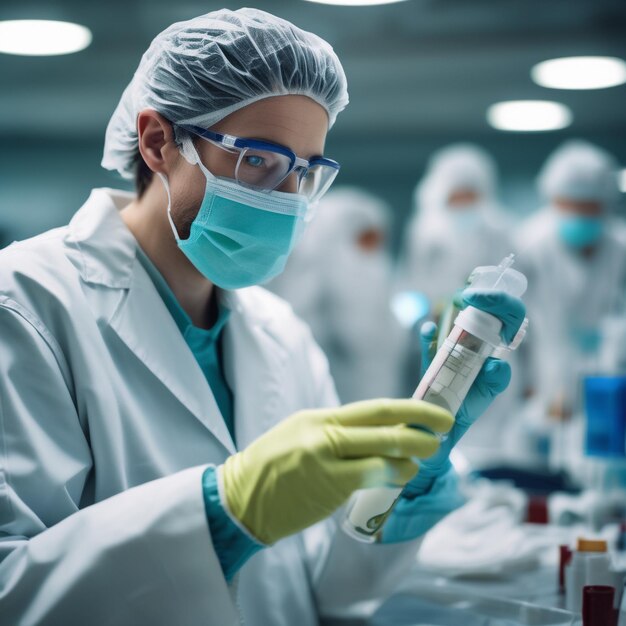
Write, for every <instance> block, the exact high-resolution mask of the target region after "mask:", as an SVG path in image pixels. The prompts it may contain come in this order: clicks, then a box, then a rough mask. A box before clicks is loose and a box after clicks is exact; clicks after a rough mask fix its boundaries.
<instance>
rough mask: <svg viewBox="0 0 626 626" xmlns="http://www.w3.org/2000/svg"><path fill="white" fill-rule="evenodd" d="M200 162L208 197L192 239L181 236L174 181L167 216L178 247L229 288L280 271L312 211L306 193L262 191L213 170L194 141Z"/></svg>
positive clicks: (261, 280)
mask: <svg viewBox="0 0 626 626" xmlns="http://www.w3.org/2000/svg"><path fill="white" fill-rule="evenodd" d="M189 145H190V151H192V152H193V153H194V154H195V159H196V163H197V165H198V166H199V167H200V169H201V170H202V172H203V174H204V176H205V178H206V187H205V191H204V198H203V200H202V204H201V205H200V210H199V211H198V214H197V215H196V217H195V219H194V220H193V223H192V224H191V230H190V233H189V238H188V239H181V238H180V237H179V235H178V231H177V230H176V226H175V224H174V221H173V219H172V214H171V204H172V203H171V197H170V191H169V184H168V181H167V178H166V177H165V176H161V179H162V180H163V184H164V185H165V189H166V191H167V195H168V206H167V216H168V219H169V222H170V225H171V227H172V231H173V232H174V237H175V238H176V243H177V244H178V247H179V248H180V249H181V250H182V251H183V253H184V254H185V256H186V257H187V258H188V259H189V260H190V261H191V262H192V263H193V264H194V266H195V267H196V268H197V269H198V271H200V272H201V273H202V274H203V275H204V276H205V277H206V278H208V279H209V280H210V281H211V282H212V283H214V284H215V285H217V286H218V287H221V288H223V289H239V288H241V287H249V286H251V285H259V284H262V283H265V282H267V281H269V280H270V279H272V278H274V277H275V276H278V274H280V273H281V272H282V271H283V270H284V269H285V264H286V262H287V258H288V257H289V254H290V253H291V251H292V250H293V248H294V246H295V245H296V243H297V242H298V240H299V239H300V237H301V236H302V233H303V232H304V228H305V219H306V218H307V213H308V201H307V199H306V197H305V196H302V195H299V194H294V193H283V192H279V191H269V192H264V191H256V190H253V189H248V188H246V187H242V186H241V185H239V184H238V183H236V182H235V181H232V180H229V179H224V178H217V177H215V176H214V175H213V174H211V172H209V170H207V169H206V168H205V167H204V165H203V164H202V162H201V161H200V158H199V157H198V153H197V152H196V151H195V147H193V144H191V142H189Z"/></svg>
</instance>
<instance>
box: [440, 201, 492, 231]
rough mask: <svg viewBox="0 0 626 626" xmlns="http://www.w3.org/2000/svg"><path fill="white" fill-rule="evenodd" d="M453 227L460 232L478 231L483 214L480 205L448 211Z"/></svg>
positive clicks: (469, 205)
mask: <svg viewBox="0 0 626 626" xmlns="http://www.w3.org/2000/svg"><path fill="white" fill-rule="evenodd" d="M448 213H449V214H450V217H451V218H452V223H453V224H454V227H455V228H456V229H457V230H459V231H461V232H465V231H473V230H478V229H479V228H480V227H481V226H482V223H483V219H484V218H483V214H482V211H481V208H480V204H478V203H475V204H467V205H464V206H463V207H462V208H455V209H448Z"/></svg>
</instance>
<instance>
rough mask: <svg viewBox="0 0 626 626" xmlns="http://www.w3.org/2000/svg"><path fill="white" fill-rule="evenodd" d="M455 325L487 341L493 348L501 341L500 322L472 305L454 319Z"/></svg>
mask: <svg viewBox="0 0 626 626" xmlns="http://www.w3.org/2000/svg"><path fill="white" fill-rule="evenodd" d="M454 325H455V326H460V327H461V328H462V329H463V330H466V331H467V332H468V333H470V334H472V335H474V337H478V339H481V340H482V341H485V342H487V343H488V344H490V345H491V346H493V347H494V348H497V347H498V346H499V345H500V344H501V343H502V338H501V337H500V331H501V330H502V322H501V321H500V320H499V319H498V318H497V317H495V316H493V315H491V314H490V313H485V311H481V310H480V309H477V308H475V307H473V306H468V307H466V308H465V309H463V310H462V311H461V312H460V313H459V314H458V315H457V317H456V319H455V320H454Z"/></svg>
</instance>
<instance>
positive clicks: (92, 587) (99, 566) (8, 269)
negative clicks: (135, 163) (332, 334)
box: [0, 189, 417, 626]
mask: <svg viewBox="0 0 626 626" xmlns="http://www.w3.org/2000/svg"><path fill="white" fill-rule="evenodd" d="M128 201H129V198H128V195H127V194H121V193H119V192H112V191H110V190H103V189H99V190H94V191H93V192H92V194H91V196H90V198H89V200H88V201H87V202H86V204H85V205H84V206H83V207H82V208H81V209H80V211H79V212H78V213H77V214H76V215H75V217H74V218H73V219H72V221H71V223H70V224H69V225H68V226H67V227H64V228H59V229H55V230H53V231H50V232H48V233H45V234H43V235H40V236H39V237H35V238H33V239H30V240H27V241H24V242H21V243H16V244H13V245H12V246H10V247H9V248H7V249H5V250H3V251H2V252H1V253H0V623H1V624H2V625H3V626H4V625H5V624H6V625H7V626H8V625H9V624H10V625H11V626H18V625H19V626H27V625H32V624H46V625H47V626H55V625H63V626H71V625H74V624H77V625H81V626H82V625H85V624H90V626H100V625H105V624H106V625H115V626H123V625H126V624H128V625H131V624H132V625H133V626H141V625H143V624H146V625H148V624H149V625H150V626H159V625H164V626H165V625H167V626H172V625H174V624H176V626H199V625H200V624H215V625H219V626H224V625H229V624H235V623H238V622H239V620H240V617H243V619H244V620H245V623H246V624H248V625H259V626H282V625H284V626H293V625H294V624H297V625H298V626H308V625H313V624H315V623H317V615H318V614H322V615H323V614H335V615H337V614H341V613H342V612H344V611H346V610H347V607H348V606H349V605H351V604H353V603H358V602H361V601H367V600H371V599H372V598H373V597H376V596H378V595H381V596H382V595H385V594H388V593H389V592H390V591H391V590H392V589H393V587H394V585H395V584H396V582H397V581H398V578H399V576H401V575H402V573H403V572H404V571H406V568H407V567H408V565H409V563H411V562H412V561H413V557H414V554H415V551H416V548H417V546H416V544H409V545H408V546H407V544H397V545H391V546H385V545H382V546H381V545H374V546H370V545H362V544H359V543H357V542H355V541H353V540H351V539H349V538H348V537H347V536H345V535H344V534H343V533H342V532H338V531H337V525H336V522H335V520H334V519H333V518H330V519H328V520H326V521H324V522H323V523H320V524H317V525H315V526H314V527H312V528H310V529H308V530H307V531H305V532H304V533H300V534H298V535H295V536H292V537H289V538H287V539H284V540H282V541H280V542H278V543H277V544H276V545H275V546H273V547H271V548H267V549H265V550H262V551H261V552H259V553H258V554H256V555H255V556H254V557H252V559H251V560H250V561H249V562H248V563H247V564H246V565H245V566H244V567H243V569H242V570H241V572H240V574H239V576H238V577H237V578H236V583H235V584H232V585H227V583H226V581H225V579H224V577H223V575H222V571H221V568H220V565H219V563H218V560H217V557H216V554H215V552H214V549H213V546H212V543H211V534H210V531H209V528H208V525H207V522H206V518H205V511H204V503H203V497H202V489H201V475H202V473H203V471H204V469H205V467H206V465H207V464H219V463H222V462H223V461H224V460H225V459H226V457H227V456H228V455H230V454H232V453H234V452H235V446H234V444H233V441H232V440H231V438H230V436H229V433H228V430H227V428H226V426H225V425H224V422H223V420H222V418H221V416H220V413H219V411H218V408H217V405H216V402H215V399H214V397H213V395H212V393H211V390H210V387H209V385H208V384H207V381H206V379H205V378H204V375H203V374H202V371H201V370H200V368H199V366H198V364H197V363H196V361H195V359H194V357H193V355H192V353H191V351H190V350H189V349H188V347H187V345H186V344H185V342H184V339H183V338H182V336H181V334H180V332H179V331H178V328H177V326H176V324H175V322H174V320H173V319H172V317H171V316H170V315H169V313H168V311H167V308H166V307H165V305H164V303H163V302H162V300H161V298H160V297H159V295H158V293H157V291H156V290H155V288H154V286H153V284H152V282H151V280H150V278H149V277H148V275H147V274H146V272H145V271H144V269H143V268H142V266H141V264H140V263H139V262H137V260H136V258H135V252H136V245H137V244H136V241H135V239H134V238H133V236H132V235H131V233H130V231H129V230H128V229H127V228H126V226H125V225H124V223H123V221H122V220H121V218H120V216H119V214H118V209H119V208H120V207H121V206H122V205H124V204H125V203H127V202H128ZM221 297H222V298H223V302H224V304H225V305H226V306H227V307H228V308H230V309H231V311H232V315H231V317H230V320H229V322H228V324H227V326H226V328H225V330H224V333H225V334H224V368H225V375H226V379H227V381H228V383H229V385H230V386H231V388H232V390H233V392H234V398H235V428H236V439H237V443H238V447H239V448H244V447H245V446H246V445H248V444H249V443H250V442H251V441H252V440H253V439H255V438H256V437H258V436H259V435H260V434H261V433H263V432H264V431H266V430H267V429H268V428H270V427H271V426H272V425H273V424H275V423H276V422H278V421H279V420H281V419H283V418H285V417H287V416H289V415H290V414H292V413H293V412H295V411H297V410H299V409H302V408H305V407H320V406H329V405H334V404H335V403H336V395H335V391H334V387H333V384H332V380H331V378H330V376H329V374H328V366H327V362H326V359H325V358H324V356H323V355H322V353H321V351H320V350H319V348H318V347H317V346H316V344H315V343H314V341H313V340H312V338H311V334H310V332H309V330H308V328H307V327H306V326H305V325H304V324H303V323H302V322H300V321H299V320H298V319H297V318H296V317H295V316H294V315H293V313H292V312H291V309H290V308H289V307H288V305H286V304H285V303H284V302H283V301H282V300H280V299H278V298H276V297H275V296H273V295H271V294H269V293H268V292H266V291H265V290H263V289H260V288H249V289H243V290H240V291H237V292H221Z"/></svg>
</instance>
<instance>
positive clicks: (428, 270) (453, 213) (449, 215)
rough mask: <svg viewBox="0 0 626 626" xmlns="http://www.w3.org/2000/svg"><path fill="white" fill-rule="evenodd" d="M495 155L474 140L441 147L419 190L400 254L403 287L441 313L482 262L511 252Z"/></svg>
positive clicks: (431, 162)
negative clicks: (501, 202)
mask: <svg viewBox="0 0 626 626" xmlns="http://www.w3.org/2000/svg"><path fill="white" fill-rule="evenodd" d="M496 190H497V169H496V165H495V162H494V160H493V159H492V157H491V156H490V155H489V154H487V152H485V151H484V150H483V149H482V148H479V147H478V146H474V145H472V144H453V145H450V146H448V147H446V148H443V149H442V150H439V151H438V152H436V153H435V154H434V155H433V156H432V157H431V159H430V161H429V163H428V167H427V170H426V174H425V176H424V178H423V179H422V180H421V181H420V183H419V184H418V185H417V187H416V189H415V194H414V210H413V216H412V217H411V219H410V221H409V224H408V226H407V230H406V235H405V238H404V244H403V245H404V247H403V250H402V251H401V255H400V259H401V260H400V269H399V286H400V288H401V289H403V290H416V291H420V292H422V293H424V294H425V295H426V296H427V297H428V298H429V300H430V302H431V310H432V312H433V314H434V317H435V318H437V317H438V316H439V315H440V313H441V312H442V310H443V308H445V306H446V305H447V303H448V302H449V301H450V299H451V298H452V297H453V295H454V293H455V292H456V291H457V290H458V289H461V288H462V287H463V285H464V284H465V282H466V279H467V277H468V276H469V274H470V272H471V271H472V270H473V269H474V268H475V267H477V266H479V265H494V264H495V265H497V264H498V263H499V262H500V260H501V259H502V258H503V257H504V256H506V255H507V254H509V253H510V252H511V241H510V229H507V226H508V218H507V216H506V214H505V212H504V211H503V209H502V207H501V206H500V205H499V203H498V200H497V197H496Z"/></svg>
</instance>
